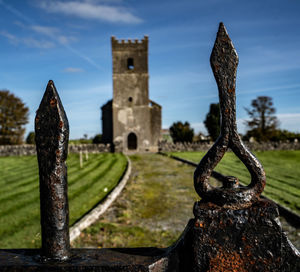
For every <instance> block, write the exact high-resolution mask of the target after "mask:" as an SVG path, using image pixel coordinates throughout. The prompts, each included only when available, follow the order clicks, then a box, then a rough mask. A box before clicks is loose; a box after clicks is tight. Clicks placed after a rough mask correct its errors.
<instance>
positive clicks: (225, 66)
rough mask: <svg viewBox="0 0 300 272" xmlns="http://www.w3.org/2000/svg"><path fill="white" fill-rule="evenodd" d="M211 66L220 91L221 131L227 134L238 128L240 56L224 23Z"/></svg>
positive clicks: (212, 54) (221, 24)
mask: <svg viewBox="0 0 300 272" xmlns="http://www.w3.org/2000/svg"><path fill="white" fill-rule="evenodd" d="M210 64H211V67H212V70H213V73H214V76H215V79H216V82H217V85H218V89H219V99H220V110H221V115H222V118H221V119H222V124H221V129H222V130H223V133H225V130H227V131H228V130H232V129H234V128H236V121H235V115H236V112H235V83H236V71H237V66H238V55H237V52H236V50H235V48H234V46H233V44H232V41H231V39H230V37H229V36H228V33H227V30H226V28H225V26H224V24H223V23H220V25H219V30H218V33H217V38H216V41H215V44H214V48H213V50H212V52H211V56H210Z"/></svg>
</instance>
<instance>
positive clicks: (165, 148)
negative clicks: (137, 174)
mask: <svg viewBox="0 0 300 272" xmlns="http://www.w3.org/2000/svg"><path fill="white" fill-rule="evenodd" d="M211 145H212V143H177V144H173V143H168V142H165V141H161V142H160V143H159V151H161V152H176V151H178V152H183V151H207V150H208V149H209V148H210V147H211ZM245 145H246V146H247V147H248V148H249V149H250V150H252V151H268V150H300V142H298V143H290V142H281V143H276V142H269V143H249V142H246V143H245ZM80 151H83V152H85V151H88V153H103V152H111V146H110V144H81V145H72V144H71V145H69V153H79V152H80ZM116 151H118V150H117V149H116ZM28 155H36V149H35V145H0V157H4V156H28Z"/></svg>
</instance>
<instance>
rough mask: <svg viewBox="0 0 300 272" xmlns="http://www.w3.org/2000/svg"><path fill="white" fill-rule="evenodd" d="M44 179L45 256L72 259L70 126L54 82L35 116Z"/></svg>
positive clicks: (42, 201)
mask: <svg viewBox="0 0 300 272" xmlns="http://www.w3.org/2000/svg"><path fill="white" fill-rule="evenodd" d="M35 141H36V149H37V156H38V164H39V176H40V210H41V228H42V255H43V257H45V258H48V259H50V260H59V261H61V260H65V259H67V258H68V256H69V249H70V240H69V206H68V192H67V166H66V163H65V161H66V159H67V154H68V141H69V124H68V119H67V116H66V113H65V111H64V108H63V106H62V103H61V101H60V98H59V95H58V93H57V91H56V88H55V86H54V83H53V81H52V80H50V81H49V83H48V85H47V88H46V91H45V94H44V96H43V99H42V101H41V104H40V106H39V109H38V110H37V113H36V117H35Z"/></svg>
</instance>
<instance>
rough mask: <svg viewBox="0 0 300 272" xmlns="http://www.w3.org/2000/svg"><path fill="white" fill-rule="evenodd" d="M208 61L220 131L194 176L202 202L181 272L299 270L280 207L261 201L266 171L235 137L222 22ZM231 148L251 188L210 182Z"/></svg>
mask: <svg viewBox="0 0 300 272" xmlns="http://www.w3.org/2000/svg"><path fill="white" fill-rule="evenodd" d="M210 61H211V66H212V70H213V72H214V76H215V79H216V82H217V85H218V89H219V98H220V111H221V116H222V118H221V132H220V136H219V138H218V139H217V141H216V143H215V144H214V145H213V146H212V148H211V149H210V150H209V151H208V152H207V154H206V155H205V156H204V157H203V159H202V160H201V161H200V163H199V165H198V166H197V168H196V171H195V174H194V186H195V190H196V192H197V193H198V194H199V196H200V197H201V198H202V199H201V201H199V202H196V203H195V205H194V215H195V218H194V219H192V220H191V221H190V222H189V225H188V228H187V231H186V233H185V235H184V236H183V237H182V238H181V241H180V242H178V245H179V244H181V246H182V248H181V249H180V250H179V256H181V262H180V267H181V270H180V271H197V272H204V271H211V272H212V271H220V272H221V271H222V272H225V271H226V272H229V271H231V272H233V271H236V272H246V271H253V272H266V271H270V272H271V271H272V272H279V271H280V272H285V271H286V272H288V271H289V272H290V271H295V272H296V271H300V267H299V257H300V256H299V252H298V251H297V249H296V248H294V247H293V245H292V244H291V243H290V242H289V240H288V238H287V237H286V235H285V234H284V233H283V231H282V229H281V226H280V222H279V219H278V216H279V214H278V209H277V206H276V204H274V203H273V202H270V201H268V200H261V199H260V194H261V193H262V191H263V189H264V187H265V184H266V178H265V173H264V170H263V167H262V165H261V164H260V162H259V161H258V160H257V159H256V158H255V157H254V155H252V154H251V153H250V152H249V151H248V150H247V148H246V147H245V146H244V145H243V143H242V142H241V139H240V137H239V135H238V133H237V127H236V112H235V111H236V110H235V81H236V70H237V65H238V56H237V53H236V51H235V49H234V47H233V44H232V42H231V40H230V38H229V36H228V34H227V31H226V29H225V27H224V25H223V23H220V26H219V31H218V34H217V38H216V42H215V45H214V48H213V51H212V54H211V58H210ZM228 148H231V150H232V151H233V152H234V153H235V154H236V156H237V157H238V158H239V159H240V160H241V161H242V162H243V163H244V164H245V166H246V167H247V169H248V171H249V172H250V174H251V182H250V184H249V185H248V186H241V185H239V182H238V179H237V178H235V177H232V176H229V177H226V178H225V179H224V181H223V187H220V188H214V187H212V186H211V185H210V184H209V178H210V176H211V174H212V171H213V169H214V168H215V167H216V165H217V164H218V163H219V162H220V160H221V159H222V157H223V156H224V154H225V152H226V151H227V150H228ZM179 248H180V246H179ZM183 256H185V257H183ZM184 269H186V270H184Z"/></svg>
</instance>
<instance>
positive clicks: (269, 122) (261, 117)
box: [170, 96, 300, 143]
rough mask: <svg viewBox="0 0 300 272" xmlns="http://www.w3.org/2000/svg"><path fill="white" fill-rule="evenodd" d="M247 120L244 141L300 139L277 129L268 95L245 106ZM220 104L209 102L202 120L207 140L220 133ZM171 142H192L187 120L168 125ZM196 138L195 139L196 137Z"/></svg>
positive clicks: (192, 134)
mask: <svg viewBox="0 0 300 272" xmlns="http://www.w3.org/2000/svg"><path fill="white" fill-rule="evenodd" d="M245 110H246V112H247V114H248V116H249V120H246V121H245V125H246V126H247V131H246V134H245V135H243V136H242V138H243V140H245V141H249V140H250V141H257V142H267V141H274V142H277V141H294V140H295V139H297V140H298V141H299V140H300V133H294V132H290V131H288V130H281V129H279V121H278V118H277V117H276V115H275V113H276V109H275V107H274V104H273V100H272V98H271V97H269V96H258V97H257V98H256V99H253V100H252V101H251V107H250V108H245ZM220 119H221V117H220V106H219V103H213V104H210V107H209V112H208V113H207V115H206V118H205V120H204V125H205V127H206V129H207V132H208V134H209V140H212V141H215V140H216V139H217V138H218V137H219V134H220ZM170 135H171V137H172V139H173V142H175V143H176V142H192V141H193V140H194V138H195V137H194V130H193V129H192V128H191V127H190V124H189V123H188V122H185V123H182V122H175V123H173V124H172V126H171V127H170ZM196 140H197V139H196Z"/></svg>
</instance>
